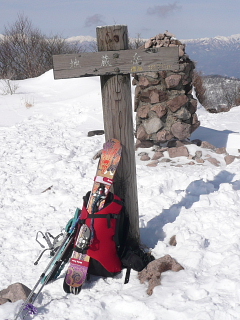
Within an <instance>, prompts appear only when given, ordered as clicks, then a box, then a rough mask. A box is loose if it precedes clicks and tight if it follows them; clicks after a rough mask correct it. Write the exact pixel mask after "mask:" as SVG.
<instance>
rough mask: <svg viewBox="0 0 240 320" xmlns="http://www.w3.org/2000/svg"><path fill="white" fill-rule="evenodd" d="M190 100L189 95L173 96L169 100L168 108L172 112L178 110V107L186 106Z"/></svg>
mask: <svg viewBox="0 0 240 320" xmlns="http://www.w3.org/2000/svg"><path fill="white" fill-rule="evenodd" d="M187 102H188V97H187V96H186V95H180V96H177V97H176V98H173V99H171V100H169V101H168V102H167V106H168V108H169V109H170V110H171V111H172V112H176V111H177V110H178V109H180V108H181V107H182V106H184V105H185V104H186V103H187Z"/></svg>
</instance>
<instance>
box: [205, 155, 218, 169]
mask: <svg viewBox="0 0 240 320" xmlns="http://www.w3.org/2000/svg"><path fill="white" fill-rule="evenodd" d="M206 160H207V161H208V162H210V163H211V164H213V165H214V166H216V167H219V165H220V162H219V161H218V160H217V159H216V158H213V157H209V158H207V159H206Z"/></svg>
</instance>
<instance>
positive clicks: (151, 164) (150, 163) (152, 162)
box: [147, 160, 159, 167]
mask: <svg viewBox="0 0 240 320" xmlns="http://www.w3.org/2000/svg"><path fill="white" fill-rule="evenodd" d="M158 163H159V162H158V161H157V160H155V161H151V162H149V163H148V164H147V167H156V166H157V165H158Z"/></svg>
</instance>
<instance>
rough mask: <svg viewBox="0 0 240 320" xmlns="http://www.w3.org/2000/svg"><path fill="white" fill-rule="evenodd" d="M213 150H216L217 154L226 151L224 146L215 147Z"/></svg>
mask: <svg viewBox="0 0 240 320" xmlns="http://www.w3.org/2000/svg"><path fill="white" fill-rule="evenodd" d="M215 152H216V153H217V154H224V153H226V148H225V147H222V148H216V149H215Z"/></svg>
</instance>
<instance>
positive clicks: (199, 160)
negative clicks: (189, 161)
mask: <svg viewBox="0 0 240 320" xmlns="http://www.w3.org/2000/svg"><path fill="white" fill-rule="evenodd" d="M195 161H196V162H197V163H204V162H205V161H204V160H203V159H202V158H196V159H195Z"/></svg>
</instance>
